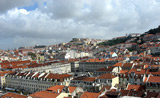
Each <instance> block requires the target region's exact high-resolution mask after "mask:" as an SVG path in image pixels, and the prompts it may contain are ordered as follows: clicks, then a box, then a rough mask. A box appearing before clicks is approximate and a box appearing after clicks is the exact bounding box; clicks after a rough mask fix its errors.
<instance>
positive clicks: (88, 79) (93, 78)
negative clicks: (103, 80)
mask: <svg viewBox="0 0 160 98" xmlns="http://www.w3.org/2000/svg"><path fill="white" fill-rule="evenodd" d="M73 80H80V81H90V82H93V81H95V80H96V78H95V77H86V76H82V77H78V78H74V79H73Z"/></svg>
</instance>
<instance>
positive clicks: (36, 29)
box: [0, 0, 160, 50]
mask: <svg viewBox="0 0 160 98" xmlns="http://www.w3.org/2000/svg"><path fill="white" fill-rule="evenodd" d="M159 10H160V2H159V0H145V1H144V0H141V1H139V0H102V1H97V0H76V1H75V0H49V1H47V0H42V1H37V0H16V1H6V0H1V1H0V46H1V47H0V49H3V50H4V49H5V50H8V49H14V48H17V47H21V46H34V45H36V44H42V45H52V44H58V43H62V42H68V41H69V40H71V39H72V38H93V39H111V38H115V37H118V36H123V35H126V34H129V33H134V32H136V33H144V32H146V31H148V30H150V29H153V28H156V27H157V26H159V25H160V24H159V21H160V18H159V16H160V11H159Z"/></svg>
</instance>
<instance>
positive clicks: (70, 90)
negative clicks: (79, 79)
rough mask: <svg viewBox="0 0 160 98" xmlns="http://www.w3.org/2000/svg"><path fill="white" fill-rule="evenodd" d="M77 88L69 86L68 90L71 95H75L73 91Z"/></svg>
mask: <svg viewBox="0 0 160 98" xmlns="http://www.w3.org/2000/svg"><path fill="white" fill-rule="evenodd" d="M76 88H77V87H72V86H69V87H68V89H69V93H73V91H75V90H76Z"/></svg>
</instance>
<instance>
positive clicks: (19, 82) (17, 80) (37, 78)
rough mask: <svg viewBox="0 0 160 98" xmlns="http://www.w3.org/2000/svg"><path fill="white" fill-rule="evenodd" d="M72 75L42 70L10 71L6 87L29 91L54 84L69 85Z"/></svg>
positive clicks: (6, 78)
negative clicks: (43, 71) (41, 71)
mask: <svg viewBox="0 0 160 98" xmlns="http://www.w3.org/2000/svg"><path fill="white" fill-rule="evenodd" d="M71 79H72V75H69V74H52V73H40V72H23V73H17V72H15V73H10V74H8V75H6V77H5V80H6V84H5V86H6V89H10V88H11V89H15V90H20V91H23V92H27V93H33V92H36V91H41V90H45V89H47V88H49V87H50V86H54V85H66V86H68V85H69V83H70V80H71Z"/></svg>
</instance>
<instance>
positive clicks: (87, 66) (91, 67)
mask: <svg viewBox="0 0 160 98" xmlns="http://www.w3.org/2000/svg"><path fill="white" fill-rule="evenodd" d="M117 62H118V61H106V60H105V58H101V59H97V58H96V59H89V60H87V61H85V62H79V71H82V72H93V71H96V70H97V69H100V68H102V67H107V66H112V65H114V64H116V63H117Z"/></svg>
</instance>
